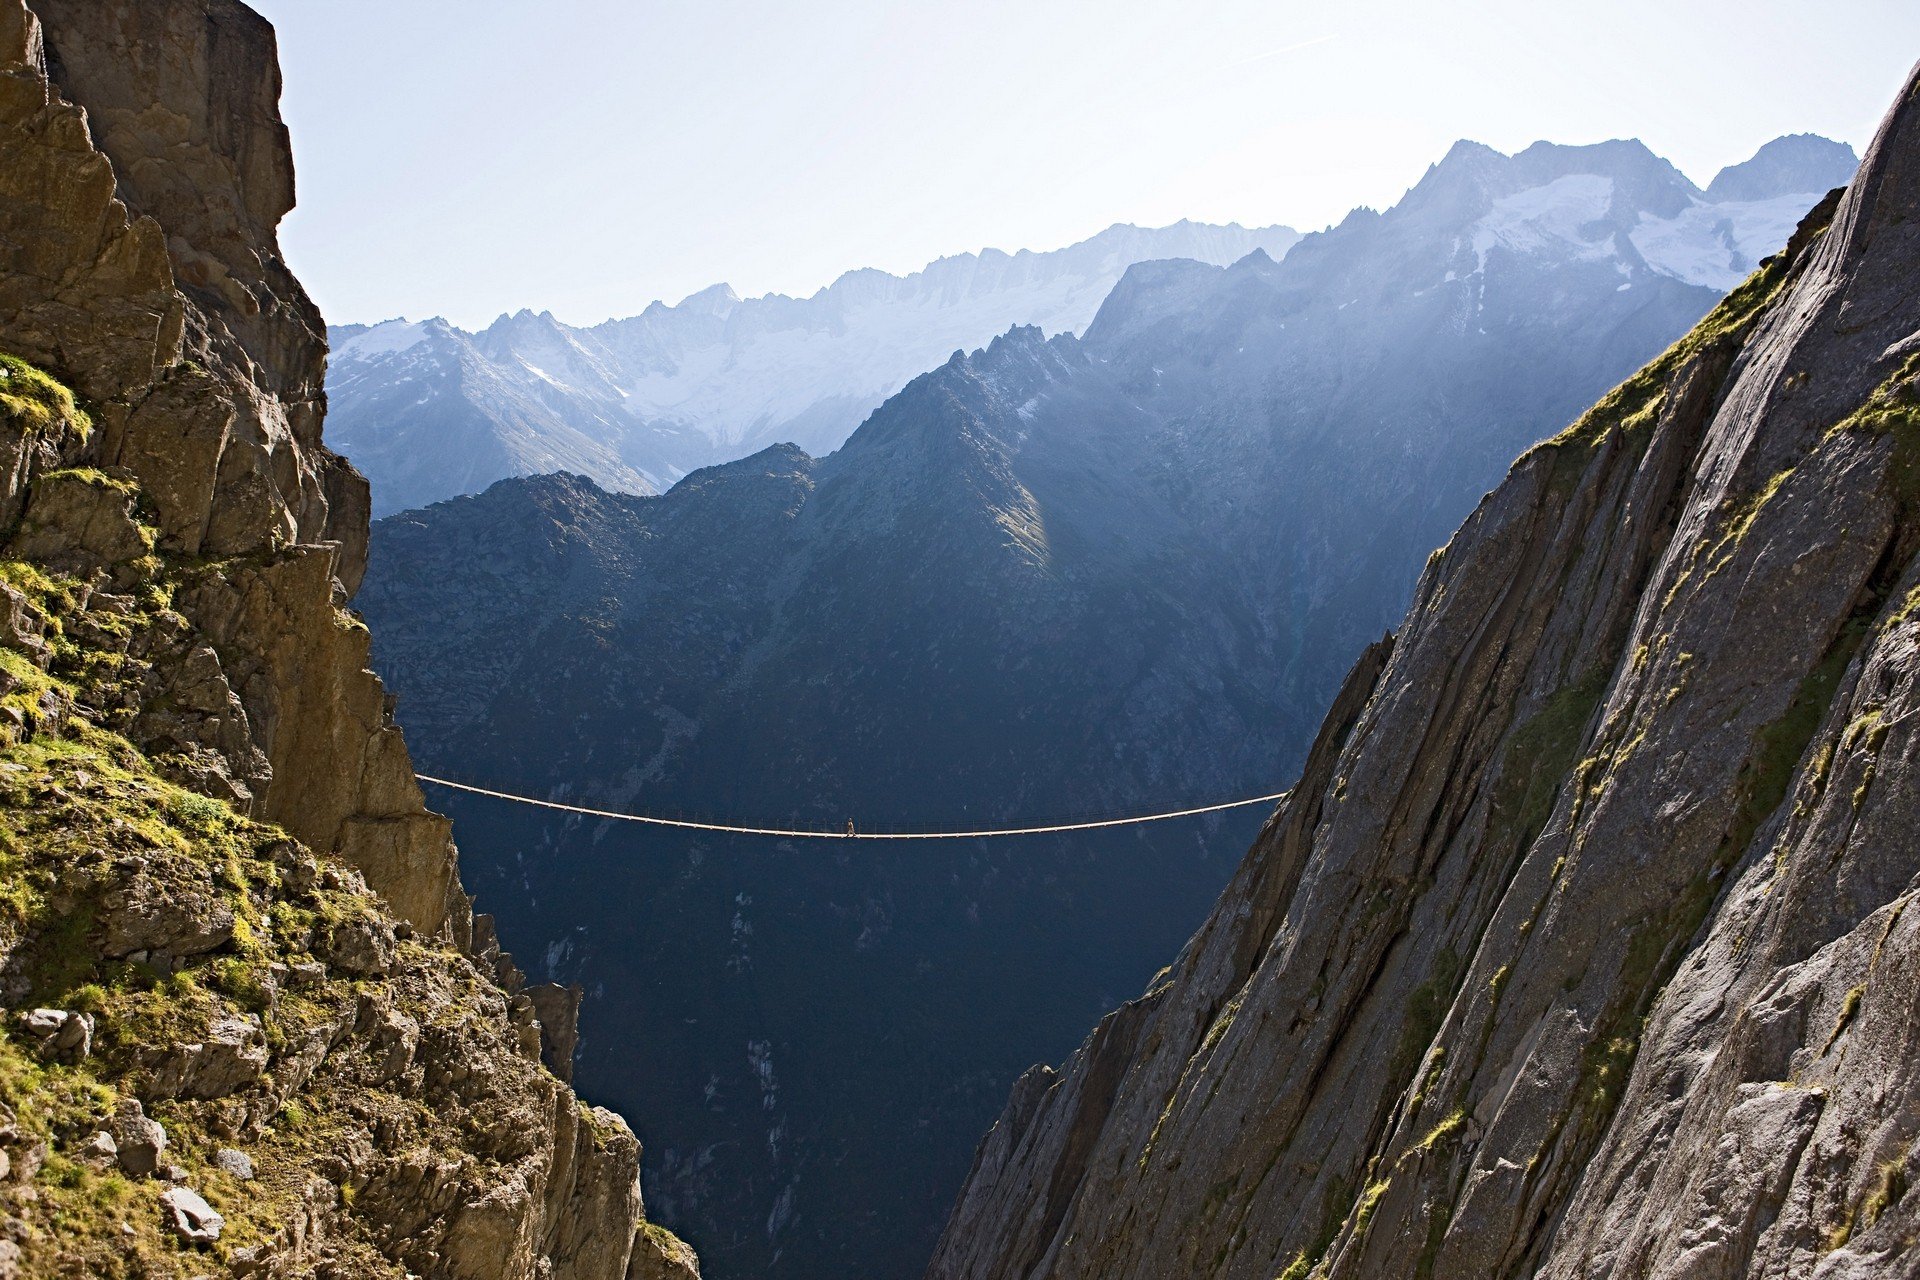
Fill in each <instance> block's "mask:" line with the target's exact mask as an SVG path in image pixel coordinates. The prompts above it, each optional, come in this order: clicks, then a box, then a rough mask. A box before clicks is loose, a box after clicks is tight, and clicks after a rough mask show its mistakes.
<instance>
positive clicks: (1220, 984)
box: [929, 76, 1920, 1280]
mask: <svg viewBox="0 0 1920 1280" xmlns="http://www.w3.org/2000/svg"><path fill="white" fill-rule="evenodd" d="M1916 279H1920V76H1916V78H1915V79H1914V80H1912V81H1910V82H1909V83H1908V84H1907V86H1906V87H1905V88H1904V89H1903V90H1902V92H1901V95H1900V98H1899V100H1898V102H1897V103H1896V104H1895V106H1894V108H1893V111H1892V113H1891V114H1890V115H1889V117H1888V119H1887V121H1886V123H1885V125H1884V126H1883V128H1882V131H1881V133H1880V136H1879V138H1878V140H1877V141H1876V143H1875V144H1874V147H1873V149H1872V151H1871V152H1870V154H1869V155H1868V157H1867V159H1866V161H1865V163H1864V165H1863V167H1862V170H1861V173H1860V175H1859V177H1858V178H1857V179H1856V180H1855V182H1854V183H1853V185H1852V186H1851V188H1850V189H1848V191H1847V192H1846V193H1845V195H1844V197H1841V196H1839V195H1837V194H1836V196H1835V197H1833V198H1830V199H1829V201H1828V202H1827V203H1826V204H1825V205H1823V206H1822V207H1821V208H1819V209H1817V210H1816V211H1815V212H1814V214H1812V215H1811V216H1810V217H1809V218H1808V220H1807V221H1806V222H1805V223H1804V224H1803V225H1802V227H1801V229H1800V231H1799V232H1798V234H1797V235H1796V236H1795V237H1794V240H1793V243H1792V244H1791V245H1790V246H1789V248H1788V249H1787V250H1786V251H1785V252H1784V253H1782V254H1780V255H1778V256H1776V257H1774V258H1772V259H1770V260H1769V261H1767V262H1766V263H1765V264H1764V265H1763V266H1762V267H1761V269H1760V270H1759V271H1758V272H1757V273H1756V274H1755V275H1754V276H1753V277H1752V278H1750V279H1749V280H1748V281H1747V282H1746V283H1745V284H1744V285H1742V286H1741V287H1740V288H1739V289H1737V290H1736V291H1735V292H1734V293H1733V294H1732V295H1730V296H1729V298H1728V299H1727V300H1726V302H1725V303H1723V304H1722V305H1721V306H1720V307H1719V308H1718V309H1717V310H1716V311H1714V312H1713V313H1712V314H1711V315H1709V316H1708V317H1707V318H1706V319H1705V320H1704V321H1703V322H1702V323H1701V324H1700V326H1699V327H1698V328H1697V329H1696V330H1695V331H1694V332H1693V333H1692V334H1691V335H1690V336H1689V337H1687V338H1686V339H1685V340H1683V341H1682V342H1680V343H1679V344H1678V345H1676V346H1675V347H1674V348H1673V349H1672V350H1670V351H1669V352H1667V353H1666V355H1664V356H1662V357H1661V358H1660V359H1658V360H1656V361H1655V362H1654V363H1653V364H1651V365H1650V366H1648V367H1647V368H1646V369H1645V370H1644V371H1642V372H1641V373H1640V374H1638V375H1637V376H1635V377H1634V378H1632V379H1631V380H1629V381H1628V382H1627V383H1625V384H1623V385H1622V386H1621V387H1620V388H1618V389H1617V390H1616V391H1614V392H1613V393H1612V394H1610V395H1609V396H1607V397H1606V398H1605V399H1604V400H1602V401H1601V402H1600V404H1599V405H1598V406H1596V407H1595V408H1594V409H1593V410H1592V411H1591V412H1590V413H1589V414H1587V415H1586V416H1585V417H1584V418H1582V419H1581V420H1580V421H1579V422H1577V423H1576V424H1575V425H1574V426H1572V427H1571V428H1569V429H1568V430H1567V431H1566V432H1564V433H1563V434H1561V435H1560V436H1558V437H1556V438H1554V439H1553V440H1551V441H1548V442H1546V443H1545V444H1543V445H1541V446H1539V447H1537V448H1535V449H1533V450H1531V451H1529V452H1528V453H1527V454H1526V455H1525V456H1524V457H1522V458H1521V460H1520V461H1519V462H1518V463H1517V464H1516V465H1515V466H1514V468H1513V470H1512V472H1511V473H1510V475H1509V476H1508V478H1507V480H1506V482H1505V483H1504V484H1502V485H1501V486H1500V488H1499V489H1497V490H1496V491H1495V492H1494V493H1492V494H1490V495H1489V496H1488V497H1487V498H1486V500H1485V501H1484V502H1483V503H1482V504H1481V505H1480V507H1479V509H1478V510H1477V511H1476V512H1475V513H1474V514H1473V515H1472V517H1471V518H1470V519H1469V520H1468V521H1467V522H1466V524H1465V525H1464V526H1463V527H1462V528H1461V529H1460V531H1459V532H1458V533H1457V534H1456V535H1455V536H1454V538H1453V540H1452V541H1451V542H1450V543H1449V544H1448V545H1447V547H1446V548H1445V549H1444V550H1443V551H1441V552H1440V553H1437V554H1436V556H1435V557H1434V559H1433V560H1432V561H1431V562H1430V563H1429V565H1428V568H1427V570H1426V572H1425V574H1424V576H1423V577H1422V579H1421V582H1420V586H1419V588H1418V591H1417V594H1416V598H1415V601H1414V603H1413V606H1412V609H1411V611H1410V612H1409V614H1408V615H1407V618H1406V621H1405V623H1404V625H1403V626H1402V627H1401V628H1400V629H1399V631H1398V632H1397V634H1396V635H1395V636H1394V637H1393V638H1392V639H1391V640H1390V641H1389V642H1386V643H1383V644H1381V645H1379V646H1377V647H1376V648H1375V649H1373V650H1372V651H1370V652H1369V653H1368V655H1367V656H1366V657H1365V658H1364V659H1363V660H1362V661H1361V662H1360V663H1359V664H1358V665H1357V666H1356V667H1355V669H1354V670H1353V672H1352V675H1351V676H1350V677H1349V679H1348V682H1347V685H1346V688H1345V689H1344V691H1343V692H1342V693H1341V695H1340V697H1339V699H1338V701H1337V702H1336V704H1335V706H1334V708H1333V711H1332V713H1331V714H1330V715H1329V717H1328V719H1327V720H1326V722H1325V725H1324V727H1323V729H1322V731H1321V734H1320V737H1319V739H1318V741H1317V743H1316V744H1315V746H1314V748H1313V750H1312V753H1311V755H1310V757H1309V759H1308V762H1307V764H1306V766H1305V769H1304V771H1303V773H1302V775H1301V777H1300V780H1299V783H1298V785H1297V787H1296V789H1295V790H1294V792H1293V793H1292V795H1291V796H1290V798H1289V799H1288V800H1287V801H1286V802H1285V803H1283V804H1282V805H1281V807H1280V808H1279V810H1278V811H1277V812H1276V813H1275V814H1274V815H1273V817H1272V819H1271V820H1270V821H1269V823H1268V824H1267V826H1266V828H1265V829H1264V831H1263V832H1262V834H1261V836H1260V838H1259V840H1258V842H1257V843H1256V844H1255V846H1254V847H1253V849H1252V850H1251V851H1250V852H1249V854H1248V855H1247V858H1246V860H1245V862H1244V863H1243V865H1242V867H1241V869H1240V871H1239V873H1238V875H1237V877H1236V879H1235V880H1234V882H1233V884H1232V885H1231V886H1230V887H1229V889H1228V890H1227V892H1226V894H1225V895H1224V896H1223V897H1222V899H1221V900H1220V903H1219V905H1218V907H1217V908H1216V910H1215V911H1214V913H1213V915H1212V916H1211V918H1210V919H1209V920H1208V921H1207V922H1206V924H1205V925H1204V926H1203V928H1202V929H1201V930H1200V932H1199V933H1198V934H1197V935H1196V936H1195V937H1194V938H1193V939H1192V941H1191V942H1190V943H1189V945H1188V946H1187V948H1186V949H1185V951H1184V952H1183V953H1182V955H1181V957H1180V959H1179V960H1178V962H1177V963H1176V964H1175V965H1174V966H1173V968H1172V970H1171V971H1170V973H1169V974H1168V975H1167V976H1166V977H1165V979H1164V980H1162V981H1159V982H1157V983H1156V984H1155V985H1154V986H1153V987H1152V988H1151V989H1150V990H1149V991H1148V992H1147V993H1146V994H1145V995H1143V996H1142V997H1140V998H1139V999H1138V1000H1136V1001H1134V1002H1132V1003H1130V1004H1128V1005H1126V1006H1124V1007H1123V1008H1121V1009H1120V1010H1118V1011H1116V1012H1115V1013H1113V1014H1112V1015H1110V1016H1109V1017H1108V1018H1107V1019H1106V1020H1105V1021H1104V1022H1102V1023H1101V1025H1100V1026H1099V1028H1098V1029H1097V1030H1096V1031H1095V1032H1094V1033H1093V1035H1092V1036H1091V1037H1090V1038H1089V1039H1088V1040H1087V1041H1086V1043H1085V1045H1084V1046H1083V1047H1082V1048H1081V1050H1080V1051H1079V1052H1078V1054H1077V1055H1075V1057H1074V1058H1073V1059H1072V1060H1071V1061H1070V1062H1069V1063H1068V1064H1067V1065H1066V1067H1065V1068H1064V1069H1063V1070H1061V1071H1059V1072H1057V1073H1056V1072H1054V1071H1052V1070H1049V1069H1045V1068H1040V1069H1036V1071H1035V1072H1033V1073H1031V1074H1029V1075H1028V1076H1027V1077H1026V1078H1025V1079H1023V1080H1022V1081H1021V1082H1020V1084H1019V1085H1018V1086H1017V1087H1016V1088H1015V1090H1014V1092H1013V1096H1012V1099H1011V1100H1010V1102H1009V1103H1008V1106H1007V1109H1006V1111H1005V1113H1004V1114H1003V1116H1002V1118H1001V1120H1000V1122H999V1124H998V1125H997V1126H996V1127H995V1128H994V1129H993V1131H992V1132H991V1133H989V1134H988V1135H987V1137H986V1139H985V1140H984V1141H983V1143H982V1144H981V1146H980V1149H979V1153H978V1156H977V1159H976V1162H975V1165H974V1168H973V1171H972V1174H971V1176H970V1178H969V1181H968V1183H967V1186H966V1188H965V1190H964V1192H963V1194H962V1196H961V1198H960V1200H959V1203H958V1204H957V1206H956V1207H955V1209H954V1211H953V1214H952V1217H951V1220H950V1222H949V1224H948V1227H947V1230H946V1233H945V1235H944V1237H943V1239H942V1241H941V1245H940V1248H939V1250H938V1253H937V1255H936V1256H935V1258H934V1260H933V1263H932V1266H931V1269H930V1272H929V1275H930V1276H932V1277H938V1278H939V1280H960V1278H961V1277H966V1278H968V1280H987V1278H989V1277H993V1278H998V1277H1007V1278H1012V1277H1021V1278H1023V1280H1038V1278H1040V1277H1089V1278H1091V1277H1100V1278H1102V1280H1123V1278H1128V1277H1132V1278H1138V1280H1149V1278H1160V1277H1167V1276H1209V1277H1231V1278H1235V1280H1238V1278H1241V1277H1247V1278H1256V1277H1257V1278H1258V1280H1270V1278H1271V1277H1274V1276H1282V1277H1285V1278H1286V1280H1300V1278H1301V1277H1306V1276H1314V1277H1379V1278H1381V1280H1385V1278H1387V1277H1396V1278H1397V1277H1415V1276H1435V1277H1468V1276H1471V1277H1476V1278H1478V1277H1488V1278H1494V1277H1522V1276H1541V1277H1551V1278H1552V1280H1576V1278H1578V1280H1598V1278H1600V1277H1662V1278H1663V1280H1664V1278H1669V1277H1671V1278H1674V1280H1679V1278H1681V1277H1687V1278H1696V1277H1699V1278H1704V1277H1761V1276H1766V1277H1797V1276H1819V1277H1822V1280H1837V1278H1838V1277H1866V1276H1878V1277H1888V1276H1914V1275H1920V1196H1915V1195H1913V1194H1911V1193H1910V1191H1909V1188H1910V1187H1911V1186H1912V1185H1913V1183H1914V1182H1915V1181H1916V1179H1920V1146H1916V1143H1917V1142H1920V1105H1917V1104H1920V1069H1917V1068H1916V1063H1920V1055H1916V1052H1915V1050H1916V1028H1920V1008H1917V1007H1916V1003H1917V997H1916V992H1920V981H1916V971H1917V970H1920V919H1917V918H1916V916H1915V913H1914V912H1912V911H1909V910H1907V908H1908V907H1909V905H1910V904H1911V903H1912V902H1913V900H1914V897H1915V895H1916V893H1920V882H1917V881H1916V875H1920V842H1916V839H1915V836H1914V831H1915V827H1916V823H1920V770H1916V769H1915V767H1914V761H1915V759H1916V752H1920V738H1917V737H1916V730H1915V724H1916V718H1917V717H1916V712H1920V505H1917V504H1920V487H1916V483H1915V475H1916V474H1917V472H1916V468H1920V293H1916V292H1915V289H1914V282H1915V280H1916Z"/></svg>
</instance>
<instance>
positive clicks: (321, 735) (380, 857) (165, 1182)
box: [0, 0, 695, 1280]
mask: <svg viewBox="0 0 1920 1280" xmlns="http://www.w3.org/2000/svg"><path fill="white" fill-rule="evenodd" d="M279 90H280V84H279V71H278V66H277V57H276V50H275V44H274V36H273V31H272V28H271V27H270V26H269V25H268V24H267V23H266V22H265V21H264V20H263V19H261V18H260V17H259V16H258V15H256V14H255V13H253V12H252V11H251V10H249V9H248V8H246V7H245V6H244V5H242V4H239V3H237V2H236V0H138V2H135V0H32V3H31V4H28V3H24V2H23V0H0V1004H4V1014H5V1033H4V1037H0V1276H9V1275H32V1276H40V1275H74V1276H89V1277H93V1276H99V1277H117V1276H128V1277H132V1276H143V1277H145V1276H173V1275H177V1276H181V1277H186V1276H192V1275H199V1274H203V1273H205V1272H206V1271H208V1270H209V1269H210V1268H213V1267H216V1266H223V1267H225V1268H226V1269H227V1270H229V1271H230V1272H231V1273H233V1274H235V1275H262V1276H273V1277H280V1276H286V1277H291V1276H306V1275H320V1276H342V1277H345V1276H353V1277H377V1276H394V1277H400V1276H406V1275H419V1276H430V1277H462V1278H471V1280H494V1278H505V1277H515V1278H518V1277H531V1276H542V1277H556V1278H558V1277H571V1278H575V1280H589V1278H601V1277H608V1278H615V1280H617V1278H618V1277H621V1276H633V1277H649V1278H652V1277H662V1278H666V1277H686V1276H692V1275H694V1274H695V1270H694V1264H693V1261H692V1257H691V1254H690V1253H689V1252H688V1251H687V1250H686V1248H685V1246H684V1245H681V1244H680V1243H679V1242H678V1241H676V1240H674V1239H673V1238H672V1237H671V1236H670V1235H668V1234H667V1233H666V1232H664V1231H662V1230H660V1229H658V1228H656V1227H653V1226H651V1225H650V1224H647V1223H646V1222H645V1220H644V1217H643V1213H642V1206H641V1197H640V1188H639V1180H638V1170H637V1155H638V1144H637V1143H636V1141H635V1139H634V1137H633V1135H632V1133H631V1132H630V1131H629V1130H628V1128H627V1126H626V1125H625V1123H624V1122H623V1121H622V1120H621V1119H620V1118H619V1117H618V1116H615V1115H613V1114H612V1113H610V1112H607V1111H604V1110H600V1109H595V1108H588V1107H585V1106H583V1105H582V1104H581V1103H580V1102H579V1101H578V1100H577V1099H576V1098H575V1097H574V1095H573V1093H572V1092H571V1090H570V1089H568V1088H567V1087H566V1085H565V1084H563V1083H562V1082H561V1080H560V1079H558V1078H556V1076H555V1074H554V1070H559V1071H561V1072H562V1073H563V1074H564V1072H565V1069H566V1067H567V1065H568V1064H567V1061H566V1054H567V1051H568V1050H567V1046H570V1045H571V1043H572V1039H573V1027H572V1025H571V1022H572V1012H573V1009H574V1007H575V1004H574V1002H573V1001H572V1000H570V999H567V998H565V996H564V994H563V993H559V992H546V991H538V992H528V991H524V990H522V989H521V980H520V976H519V974H518V972H517V971H516V970H515V969H514V967H513V965H512V963H511V960H510V958H509V957H507V956H505V955H503V954H502V953H501V952H500V950H499V947H498V945H497V943H496V942H495V941H494V939H493V937H492V930H491V928H490V925H489V923H488V921H487V920H486V918H485V917H480V918H477V919H476V917H475V916H474V915H473V912H472V904H471V902H470V900H469V899H468V898H467V896H466V895H465V893H464V892H463V891H462V889H461V887H460V881H459V875H458V868H457V860H456V855H455V851H454V848H453V845H452V843H451V841H450V828H449V824H448V823H447V821H446V820H445V819H444V818H442V817H440V816H438V815H436V814H433V813H431V812H429V811H428V810H427V808H426V807H425V805H424V803H423V800H422V796H421V793H420V790H419V787H418V785H417V783H416V781H415V778H414V775H413V770H412V766H411V764H410V762H409V760H408V756H407V751H406V747H405V745H404V743H403V742H402V740H401V736H400V733H399V731H398V730H397V729H396V728H395V727H394V725H393V723H392V720H391V717H390V713H389V706H388V701H387V698H386V695H385V693H384V692H383V690H382V689H381V686H380V683H379V681H378V680H377V679H376V678H375V677H374V676H373V675H372V673H371V672H370V671H369V670H368V669H367V648H368V636H367V632H366V628H365V627H364V626H363V625H361V624H360V622H359V621H358V620H357V619H356V618H355V616H354V615H353V614H352V613H351V612H349V611H348V609H347V608H346V604H347V601H348V600H349V598H350V596H351V593H352V591H353V590H354V588H355V587H356V586H357V585H358V582H359V579H360V575H361V573H362V570H363V568H364V564H365V553H366V541H367V513H368V503H367V490H366V485H365V483H364V481H362V480H361V478H360V477H359V475H358V474H357V473H356V472H355V471H354V470H353V469H352V467H350V466H349V465H348V464H347V463H346V462H345V460H344V459H342V458H340V457H338V456H337V455H335V454H333V453H331V452H330V451H329V450H328V449H327V448H326V447H325V445H324V444H323V443H322V439H321V425H322V419H323V417H324V413H325V397H324V394H323V391H322V376H323V371H324V366H325V358H326V349H325V339H324V332H325V331H324V326H323V325H322V322H321V319H320V316H319V314H318V312H317V311H316V310H315V308H314V306H313V304H312V303H311V302H310V301H309V300H308V298H307V297H306V295H305V293H304V292H303V291H302V290H301V288H300V285H299V283H298V281H296V280H295V279H294V277H293V276H292V274H291V273H290V272H289V271H288V269H287V267H286V264H285V263H284V261H282V259H281V257H280V253H279V248H278V245H277V242H276V228H277V226H278V224H279V222H280V219H281V218H282V217H283V216H284V215H285V214H286V212H287V211H288V210H289V209H290V208H291V207H292V205H293V198H294V181H293V169H292V164H291V160H290V156H289V149H288V141H287V132H286V129H285V126H284V125H283V124H282V122H281V120H280V116H279V108H278V101H279ZM543 1013H544V1014H545V1016H546V1017H547V1020H548V1021H549V1022H550V1023H552V1024H553V1025H551V1026H546V1027H543V1025H542V1023H541V1015H542V1014H543ZM543 1054H544V1056H545V1057H546V1059H547V1063H549V1064H551V1067H552V1068H553V1069H549V1065H547V1064H543V1062H542V1058H543Z"/></svg>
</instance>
